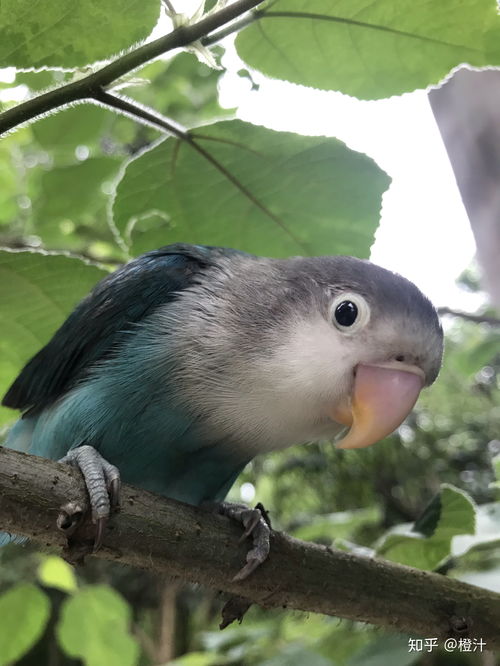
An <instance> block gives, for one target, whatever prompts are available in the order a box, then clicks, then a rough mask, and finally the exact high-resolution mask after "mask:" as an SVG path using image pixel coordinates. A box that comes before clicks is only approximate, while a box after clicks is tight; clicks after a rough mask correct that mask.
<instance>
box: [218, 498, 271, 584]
mask: <svg viewBox="0 0 500 666" xmlns="http://www.w3.org/2000/svg"><path fill="white" fill-rule="evenodd" d="M215 506H216V508H217V512H218V513H220V514H221V515H223V516H227V517H228V518H232V519H233V520H237V521H238V522H239V523H241V524H242V525H243V527H244V528H245V531H244V532H243V534H242V536H241V538H240V543H241V542H242V541H244V540H245V539H246V538H247V537H251V538H252V542H253V548H251V549H250V550H249V551H248V553H247V558H246V559H247V563H246V564H245V566H244V567H243V568H242V569H241V570H240V571H238V573H237V574H236V576H234V578H233V581H240V580H245V578H248V576H249V575H250V574H251V573H252V572H253V571H255V569H257V567H259V566H260V565H261V564H262V562H265V560H266V559H267V557H268V555H269V548H270V544H269V537H270V534H271V525H270V522H269V516H268V515H267V511H266V510H265V509H264V507H263V506H262V504H257V505H256V507H255V508H254V509H249V508H248V507H247V506H245V505H244V504H232V503H230V502H217V504H216V505H215Z"/></svg>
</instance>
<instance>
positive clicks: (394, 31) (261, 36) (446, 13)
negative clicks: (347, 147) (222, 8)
mask: <svg viewBox="0 0 500 666" xmlns="http://www.w3.org/2000/svg"><path fill="white" fill-rule="evenodd" d="M236 47H237V49H238V53H239V55H240V57H241V58H242V59H243V60H245V62H247V63H248V64H249V65H251V66H252V67H254V68H255V69H258V70H260V71H261V72H263V73H264V74H267V75H268V76H272V77H275V78H280V79H285V80H287V81H293V82H294V83H300V84H303V85H306V86H312V87H315V88H322V89H326V90H341V91H342V92H344V93H347V94H349V95H356V96H357V97H360V98H362V99H378V98H380V97H389V96H391V95H398V94H401V93H403V92H406V91H408V90H414V89H415V88H425V87H426V86H428V85H429V84H431V83H437V82H438V81H440V80H441V79H442V78H443V77H444V76H445V75H446V74H447V73H448V72H449V71H450V69H452V68H453V67H456V66H457V65H459V64H461V63H469V64H471V65H475V66H485V65H498V64H500V19H499V17H498V16H497V8H496V3H495V2H494V1H493V0H462V1H461V2H457V1H456V0H439V1H436V0H421V1H420V2H415V1H414V0H398V2H395V1H394V0H377V2H367V0H334V1H332V0H278V2H275V3H272V4H271V5H270V7H269V9H268V10H264V12H263V13H262V18H261V19H260V20H259V21H257V22H256V23H254V24H252V25H250V26H249V27H248V28H246V29H245V30H244V31H243V32H242V33H240V34H239V35H238V37H237V39H236Z"/></svg>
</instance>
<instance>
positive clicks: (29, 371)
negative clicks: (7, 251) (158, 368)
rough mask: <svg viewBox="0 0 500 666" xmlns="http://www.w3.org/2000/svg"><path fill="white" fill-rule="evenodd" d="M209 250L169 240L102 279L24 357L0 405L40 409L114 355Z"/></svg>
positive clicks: (208, 257)
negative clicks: (35, 350)
mask: <svg viewBox="0 0 500 666" xmlns="http://www.w3.org/2000/svg"><path fill="white" fill-rule="evenodd" d="M213 254H214V250H213V249H212V248H208V247H202V246H186V245H182V244H175V245H169V246H166V247H164V248H160V249H159V250H154V251H152V252H148V253H147V254H144V255H142V256H141V257H139V258H138V259H135V260H134V261H131V262H130V263H128V264H126V265H125V266H123V267H122V268H120V269H119V270H117V271H116V272H114V273H112V274H111V275H109V276H108V277H106V278H104V280H101V281H100V282H99V283H98V284H97V285H96V287H95V288H94V289H93V290H92V291H91V292H90V294H89V295H88V296H87V297H86V298H85V299H84V300H83V301H81V303H80V304H79V305H78V306H77V307H76V309H75V310H74V311H73V313H72V314H71V315H70V316H69V317H68V319H67V320H66V321H65V322H64V324H63V325H62V326H61V327H60V328H59V330H58V331H57V332H56V333H55V335H54V336H53V338H52V339H51V340H50V342H49V343H48V344H47V345H46V346H45V347H44V348H43V349H41V350H40V351H39V352H38V354H36V356H34V357H33V358H32V359H31V361H29V362H28V364H27V365H26V366H25V368H24V369H23V370H22V372H21V373H20V375H19V376H18V377H17V379H16V380H15V381H14V383H13V384H12V386H11V387H10V389H9V390H8V391H7V393H6V395H5V396H4V398H3V401H2V404H3V405H5V406H6V407H12V408H14V409H22V410H26V409H32V408H34V409H35V410H36V411H39V410H40V409H43V408H44V407H45V406H47V405H50V404H51V403H53V402H54V401H55V400H57V398H58V397H59V396H61V395H63V394H64V393H65V392H66V391H67V390H68V389H69V388H70V387H71V386H72V385H74V383H75V382H76V381H77V380H79V379H81V378H82V376H85V374H86V373H87V372H88V370H89V369H90V368H91V367H92V366H93V364H94V363H95V362H97V361H100V360H103V359H104V358H106V357H108V356H109V355H110V354H112V353H113V351H114V350H116V348H117V347H119V346H120V344H121V343H122V341H123V340H124V339H125V338H126V336H127V333H129V332H130V331H131V330H132V328H133V327H134V325H135V324H136V323H137V322H139V321H141V320H142V319H144V318H145V317H147V316H148V315H149V314H151V313H152V312H154V310H155V309H156V308H158V307H159V306H160V305H164V304H165V303H168V302H169V301H170V300H172V299H173V298H175V297H176V294H177V293H178V292H179V291H181V290H182V289H185V288H186V287H188V286H189V285H190V284H191V282H192V280H193V278H194V276H195V275H196V273H197V272H199V271H200V270H201V269H202V268H203V267H205V266H207V265H209V264H210V263H211V261H213V259H212V255H213Z"/></svg>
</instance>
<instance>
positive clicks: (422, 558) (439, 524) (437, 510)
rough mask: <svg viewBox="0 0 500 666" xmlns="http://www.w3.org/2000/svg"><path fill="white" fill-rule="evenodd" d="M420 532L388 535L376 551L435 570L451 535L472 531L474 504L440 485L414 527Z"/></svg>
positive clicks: (447, 552) (447, 551)
mask: <svg viewBox="0 0 500 666" xmlns="http://www.w3.org/2000/svg"><path fill="white" fill-rule="evenodd" d="M417 526H420V529H421V530H422V532H424V534H425V535H426V536H422V534H418V533H416V532H414V533H409V534H408V533H404V534H397V533H391V534H389V535H388V536H387V537H386V538H385V539H384V541H383V543H382V544H381V546H380V547H379V548H378V550H377V553H378V554H379V555H383V557H385V558H386V559H388V560H392V561H393V562H399V563H400V564H407V565H409V566H413V567H418V568H419V569H435V568H436V567H437V566H438V565H439V564H440V563H441V562H442V561H443V560H444V559H446V558H447V557H449V555H450V554H451V542H452V538H453V537H455V536H458V535H461V534H474V532H475V527H476V510H475V506H474V503H473V502H472V500H471V499H470V497H469V496H468V495H466V494H465V493H464V492H463V491H461V490H459V489H458V488H455V487H453V486H450V485H448V484H443V485H442V486H441V491H440V494H439V498H438V500H437V501H435V500H433V501H432V502H431V503H430V504H429V507H428V511H427V512H426V515H425V516H424V517H422V518H421V519H420V520H419V521H418V522H417V523H416V527H417Z"/></svg>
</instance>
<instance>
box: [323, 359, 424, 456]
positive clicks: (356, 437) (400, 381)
mask: <svg viewBox="0 0 500 666" xmlns="http://www.w3.org/2000/svg"><path fill="white" fill-rule="evenodd" d="M424 383H425V374H424V372H423V370H422V369H421V368H419V367H417V366H416V365H405V364H403V363H399V362H397V361H394V362H389V363H381V364H374V365H368V364H366V365H365V364H362V363H360V364H359V365H358V366H357V367H356V376H355V378H354V387H353V391H352V395H351V396H350V398H348V399H347V400H346V402H344V403H343V404H341V405H337V406H336V407H335V408H334V409H333V411H332V414H331V415H332V417H333V418H334V420H335V421H337V422H339V423H342V424H344V425H347V426H350V429H349V432H348V433H347V434H346V436H345V437H343V438H342V439H341V440H340V441H339V442H337V443H336V445H337V446H338V447H339V448H342V449H357V448H361V447H364V446H370V444H375V442H378V441H379V440H380V439H383V438H384V437H387V435H390V433H391V432H393V431H394V430H396V428H397V427H398V426H400V425H401V423H402V422H403V421H404V420H405V418H406V417H407V416H408V414H409V413H410V412H411V410H412V408H413V406H414V404H415V403H416V401H417V398H418V396H419V394H420V391H421V390H422V387H423V386H424Z"/></svg>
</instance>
